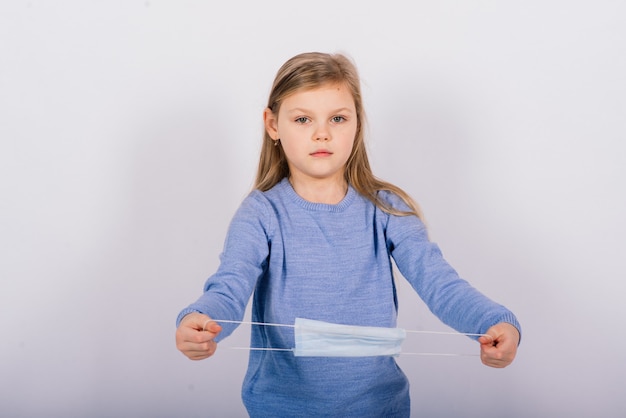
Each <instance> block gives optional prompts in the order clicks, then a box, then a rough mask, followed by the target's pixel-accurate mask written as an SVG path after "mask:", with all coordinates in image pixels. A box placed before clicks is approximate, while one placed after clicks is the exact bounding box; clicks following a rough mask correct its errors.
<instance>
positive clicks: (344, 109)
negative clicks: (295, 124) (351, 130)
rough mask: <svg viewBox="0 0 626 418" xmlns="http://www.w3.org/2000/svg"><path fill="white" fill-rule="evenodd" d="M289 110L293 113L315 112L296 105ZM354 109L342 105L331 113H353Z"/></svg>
mask: <svg viewBox="0 0 626 418" xmlns="http://www.w3.org/2000/svg"><path fill="white" fill-rule="evenodd" d="M287 111H288V112H292V113H315V112H313V111H311V110H309V109H304V108H302V107H294V108H293V109H287ZM352 111H353V110H352V109H351V108H349V107H341V108H339V109H336V110H333V111H331V112H329V113H351V112H352Z"/></svg>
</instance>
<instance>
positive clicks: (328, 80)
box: [254, 52, 422, 218]
mask: <svg viewBox="0 0 626 418" xmlns="http://www.w3.org/2000/svg"><path fill="white" fill-rule="evenodd" d="M335 83H339V84H344V85H345V86H347V87H348V88H349V90H350V91H351V93H352V97H353V99H354V105H355V108H356V113H357V129H356V135H355V138H354V145H353V146H352V152H351V154H350V157H349V158H348V161H347V163H346V171H345V179H346V181H347V182H348V184H350V185H351V186H352V187H353V188H354V189H355V190H356V191H357V192H358V193H360V194H361V195H363V196H365V197H366V198H367V199H369V200H370V201H372V202H373V203H374V204H375V205H376V206H378V207H379V208H380V209H381V210H383V211H385V212H387V213H390V214H392V215H400V216H406V215H415V216H418V217H420V218H422V213H421V210H420V208H419V206H418V205H417V203H416V202H415V201H414V200H413V199H412V198H411V197H410V196H409V195H408V194H407V193H406V192H404V191H403V190H402V189H400V188H399V187H397V186H395V185H393V184H391V183H388V182H386V181H383V180H380V179H378V178H376V177H375V176H374V174H373V173H372V170H371V168H370V164H369V160H368V158H367V151H366V149H365V140H364V132H363V131H364V129H363V128H364V124H365V110H364V109H363V100H362V96H361V82H360V79H359V74H358V71H357V69H356V66H355V65H354V64H353V63H352V62H351V61H350V60H349V59H348V58H347V57H346V56H344V55H342V54H325V53H319V52H307V53H303V54H299V55H296V56H295V57H293V58H291V59H289V60H288V61H287V62H285V64H283V66H282V67H281V68H280V69H279V70H278V72H277V74H276V77H275V79H274V84H273V85H272V90H271V92H270V96H269V100H268V103H267V107H268V108H269V109H270V110H271V111H272V113H273V114H274V115H275V116H276V117H277V116H278V111H279V109H280V105H281V104H282V102H283V101H284V100H285V98H286V97H287V96H289V95H291V94H293V93H295V92H297V91H302V90H310V89H314V88H317V87H320V86H322V85H326V84H335ZM288 176H289V166H288V165H287V158H286V157H285V153H284V152H283V150H282V147H280V146H274V141H273V140H272V138H271V137H270V136H269V134H268V133H267V131H266V132H265V133H264V137H263V144H262V145H261V155H260V158H259V167H258V171H257V176H256V181H255V186H254V187H255V188H256V189H259V190H261V191H267V190H269V189H271V188H272V187H274V186H275V185H276V184H277V183H278V182H280V181H281V180H282V179H283V178H284V177H288ZM383 190H384V191H389V192H392V193H394V194H396V195H397V196H399V197H400V198H401V199H402V200H403V201H404V203H405V204H406V205H407V206H408V207H409V208H410V210H409V211H401V210H399V209H396V208H393V207H391V206H390V205H388V204H387V203H386V202H384V201H383V200H382V199H380V198H379V196H378V192H379V191H383Z"/></svg>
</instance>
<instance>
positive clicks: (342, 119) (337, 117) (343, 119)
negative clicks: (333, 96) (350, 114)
mask: <svg viewBox="0 0 626 418" xmlns="http://www.w3.org/2000/svg"><path fill="white" fill-rule="evenodd" d="M331 120H332V121H333V122H334V123H341V122H343V121H345V120H346V118H344V117H343V116H334V117H333V118H332V119H331Z"/></svg>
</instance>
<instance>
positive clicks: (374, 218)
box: [177, 179, 519, 417]
mask: <svg viewBox="0 0 626 418" xmlns="http://www.w3.org/2000/svg"><path fill="white" fill-rule="evenodd" d="M381 197H382V198H383V199H385V200H386V201H387V202H389V203H390V204H391V205H393V206H394V207H396V208H399V209H406V206H405V205H404V204H403V203H402V202H401V200H400V199H399V198H398V197H397V196H395V195H393V194H391V193H381ZM391 258H393V260H394V261H395V263H396V265H397V267H398V270H399V271H400V272H401V273H402V275H403V276H404V277H405V278H406V279H407V280H408V281H409V283H410V284H411V285H412V287H413V288H414V289H415V291H416V292H417V293H418V294H419V295H420V297H421V298H422V299H423V300H424V301H425V303H426V304H427V305H428V307H429V308H430V309H431V311H432V312H433V313H434V314H435V315H436V316H437V317H438V318H440V319H441V320H442V321H443V322H444V323H446V324H448V325H449V326H451V327H453V328H454V329H456V330H458V331H460V332H465V333H484V332H485V331H486V330H487V329H488V328H489V327H491V326H492V325H495V324H496V323H499V322H509V323H512V324H513V325H515V326H516V327H517V328H518V329H519V324H518V322H517V320H516V318H515V316H514V315H513V314H512V313H511V312H510V311H509V310H507V309H506V308H505V307H503V306H501V305H499V304H497V303H494V302H493V301H491V300H490V299H488V298H487V297H486V296H484V295H483V294H481V293H480V292H478V291H477V290H476V289H474V288H473V287H471V286H470V285H469V284H468V283H467V282H466V281H465V280H463V279H461V278H459V276H458V275H457V273H456V272H455V270H454V269H453V268H452V267H450V265H449V264H448V263H447V262H446V261H445V260H444V258H443V257H442V254H441V252H440V250H439V248H438V247H437V246H436V245H435V244H434V243H432V242H430V241H429V240H428V237H427V233H426V229H425V227H424V225H423V223H422V222H421V221H420V220H419V219H418V218H417V217H415V216H393V215H389V214H387V213H385V212H383V211H381V210H380V209H378V208H377V207H376V206H375V205H374V204H372V203H371V202H370V201H369V200H367V199H366V198H364V197H363V196H361V195H359V194H358V193H357V192H356V191H355V190H354V189H353V188H352V187H350V188H349V189H348V193H347V194H346V196H345V198H344V199H343V200H342V201H341V202H340V203H338V204H336V205H329V204H320V203H311V202H308V201H305V200H304V199H302V198H301V197H300V196H298V195H297V194H296V192H295V191H294V190H293V188H292V187H291V185H290V183H289V182H288V181H287V179H283V181H281V182H280V183H279V184H277V185H276V186H275V187H273V188H272V189H271V190H268V191H267V192H260V191H258V190H257V191H253V192H252V193H250V194H249V195H248V196H247V197H246V199H245V200H244V201H243V203H242V204H241V206H240V207H239V209H238V210H237V212H236V214H235V216H234V217H233V220H232V222H231V225H230V227H229V230H228V234H227V237H226V241H225V244H224V250H223V252H222V254H221V256H220V260H221V263H220V266H219V268H218V270H217V272H216V273H215V274H213V275H212V276H211V277H210V278H209V279H208V280H207V282H206V284H205V292H204V294H203V295H202V296H201V297H200V298H199V299H198V300H197V301H196V302H195V303H193V304H191V305H190V306H189V307H187V308H186V309H184V310H183V311H182V312H181V313H180V314H179V316H178V320H177V322H178V323H180V320H181V319H182V317H183V316H184V315H186V314H188V313H190V312H201V313H204V314H207V315H209V316H210V317H212V318H216V319H230V320H241V319H242V318H243V315H244V311H245V308H246V305H247V304H248V301H249V299H250V297H251V295H252V294H254V300H253V305H252V320H253V321H258V322H271V323H280V324H293V323H294V320H295V318H296V317H301V318H308V319H316V320H321V321H327V322H333V323H339V324H347V325H363V326H379V327H395V326H396V317H397V308H398V301H397V295H396V289H395V286H394V281H393V277H392V261H391ZM221 325H222V327H223V331H222V333H221V334H220V335H219V336H218V338H216V341H220V340H221V339H223V338H225V337H227V336H228V335H230V334H231V333H232V332H233V331H234V329H235V328H236V325H231V324H221ZM251 328H252V331H251V333H252V335H251V345H252V347H275V348H293V347H294V335H293V329H290V328H283V327H270V326H252V327H251ZM242 397H243V401H244V404H245V406H246V408H247V410H248V412H249V414H250V416H252V417H256V416H268V417H269V416H271V417H291V416H316V417H320V416H342V417H348V416H358V417H366V416H394V417H395V416H409V408H410V402H409V384H408V381H407V378H406V376H405V375H404V373H403V372H402V371H401V370H400V368H399V367H398V365H397V364H396V362H395V360H394V358H393V357H349V358H334V357H294V355H293V353H291V352H280V351H251V352H250V358H249V363H248V371H247V374H246V376H245V379H244V382H243V388H242Z"/></svg>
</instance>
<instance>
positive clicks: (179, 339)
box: [176, 313, 222, 360]
mask: <svg viewBox="0 0 626 418" xmlns="http://www.w3.org/2000/svg"><path fill="white" fill-rule="evenodd" d="M221 331H222V327H220V326H219V325H218V324H217V322H213V321H211V318H209V317H208V316H206V315H203V314H201V313H190V314H189V315H185V317H184V318H183V320H182V321H180V325H178V329H176V348H178V349H179V350H180V351H181V352H182V353H183V354H184V355H186V356H187V357H189V358H190V359H191V360H202V359H205V358H208V357H211V356H212V355H213V354H214V353H215V350H216V349H217V343H216V342H215V341H213V339H214V338H215V337H216V336H217V334H219V333H220V332H221Z"/></svg>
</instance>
